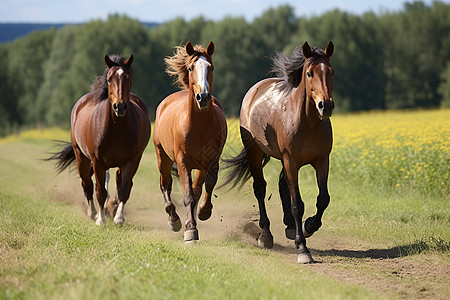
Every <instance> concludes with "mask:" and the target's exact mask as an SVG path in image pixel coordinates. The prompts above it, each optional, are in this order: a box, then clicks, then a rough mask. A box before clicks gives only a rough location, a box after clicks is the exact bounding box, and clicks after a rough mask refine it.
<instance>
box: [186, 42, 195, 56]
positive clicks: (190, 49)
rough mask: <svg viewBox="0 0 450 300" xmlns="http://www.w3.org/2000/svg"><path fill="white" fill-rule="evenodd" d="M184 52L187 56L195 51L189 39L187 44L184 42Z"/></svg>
mask: <svg viewBox="0 0 450 300" xmlns="http://www.w3.org/2000/svg"><path fill="white" fill-rule="evenodd" d="M186 53H187V55H189V56H191V55H193V54H194V53H195V50H194V46H192V43H191V41H189V42H187V44H186Z"/></svg>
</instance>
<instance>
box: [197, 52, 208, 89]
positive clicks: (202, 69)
mask: <svg viewBox="0 0 450 300" xmlns="http://www.w3.org/2000/svg"><path fill="white" fill-rule="evenodd" d="M209 67H211V64H210V63H209V62H208V60H207V59H206V58H205V57H204V56H200V57H199V59H198V60H197V62H196V63H195V68H196V69H197V77H198V82H197V83H198V85H200V88H201V89H202V90H201V93H206V92H208V91H209V85H208V80H207V78H206V77H207V75H208V68H209Z"/></svg>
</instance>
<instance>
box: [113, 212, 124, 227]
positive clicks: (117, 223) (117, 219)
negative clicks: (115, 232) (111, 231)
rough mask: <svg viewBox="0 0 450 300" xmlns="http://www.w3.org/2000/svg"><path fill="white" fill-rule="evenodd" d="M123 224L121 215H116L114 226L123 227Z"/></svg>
mask: <svg viewBox="0 0 450 300" xmlns="http://www.w3.org/2000/svg"><path fill="white" fill-rule="evenodd" d="M123 223H125V217H124V216H123V215H118V216H115V217H114V224H116V225H119V226H121V225H123Z"/></svg>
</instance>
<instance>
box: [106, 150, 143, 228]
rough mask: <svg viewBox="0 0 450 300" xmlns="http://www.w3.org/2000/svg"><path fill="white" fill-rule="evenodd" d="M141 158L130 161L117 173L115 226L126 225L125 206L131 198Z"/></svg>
mask: <svg viewBox="0 0 450 300" xmlns="http://www.w3.org/2000/svg"><path fill="white" fill-rule="evenodd" d="M139 161H140V156H139V157H138V158H137V159H134V160H131V161H129V162H128V163H127V164H126V165H125V166H124V167H120V168H119V170H117V173H116V184H117V197H116V201H115V202H116V204H115V211H114V212H113V213H114V224H116V225H122V224H123V223H125V215H124V209H125V204H126V203H127V201H128V199H129V198H130V193H131V188H132V187H133V177H134V175H135V174H136V171H137V168H138V165H139Z"/></svg>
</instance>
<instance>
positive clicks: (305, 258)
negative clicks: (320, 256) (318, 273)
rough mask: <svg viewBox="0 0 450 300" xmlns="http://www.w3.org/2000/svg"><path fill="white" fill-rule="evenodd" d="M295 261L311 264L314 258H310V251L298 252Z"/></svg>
mask: <svg viewBox="0 0 450 300" xmlns="http://www.w3.org/2000/svg"><path fill="white" fill-rule="evenodd" d="M297 262H298V263H299V264H312V263H313V262H314V260H313V259H312V256H311V253H299V254H298V256H297Z"/></svg>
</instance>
